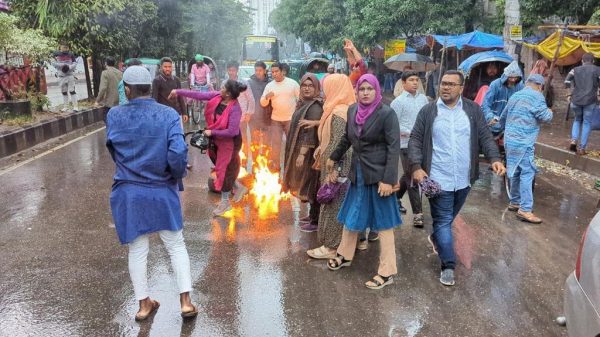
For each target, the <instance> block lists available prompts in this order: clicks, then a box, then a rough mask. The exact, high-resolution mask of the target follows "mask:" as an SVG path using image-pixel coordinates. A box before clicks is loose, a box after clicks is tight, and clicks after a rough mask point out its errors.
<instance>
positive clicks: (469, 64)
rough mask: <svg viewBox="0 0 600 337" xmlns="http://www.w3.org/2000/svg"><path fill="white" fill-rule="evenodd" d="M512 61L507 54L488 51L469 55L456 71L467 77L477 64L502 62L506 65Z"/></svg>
mask: <svg viewBox="0 0 600 337" xmlns="http://www.w3.org/2000/svg"><path fill="white" fill-rule="evenodd" d="M512 61H513V58H512V57H511V56H510V55H508V54H507V53H505V52H503V51H500V50H490V51H484V52H481V53H477V54H474V55H471V56H470V57H469V58H467V59H466V60H464V61H463V62H462V63H461V64H460V65H459V66H458V70H460V71H462V72H463V74H465V76H466V77H469V74H470V73H471V69H473V67H475V66H476V65H478V64H481V63H486V62H502V63H506V64H508V63H511V62H512Z"/></svg>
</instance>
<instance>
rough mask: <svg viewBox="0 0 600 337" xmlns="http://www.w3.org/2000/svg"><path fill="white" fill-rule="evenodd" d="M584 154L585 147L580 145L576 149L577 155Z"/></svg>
mask: <svg viewBox="0 0 600 337" xmlns="http://www.w3.org/2000/svg"><path fill="white" fill-rule="evenodd" d="M586 154H587V152H586V151H585V149H583V148H581V147H580V148H578V149H577V155H578V156H585V155H586Z"/></svg>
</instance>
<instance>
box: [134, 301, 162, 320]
mask: <svg viewBox="0 0 600 337" xmlns="http://www.w3.org/2000/svg"><path fill="white" fill-rule="evenodd" d="M159 307H160V303H158V301H155V300H152V310H150V311H149V312H148V313H147V314H146V315H143V316H141V315H137V314H136V315H135V321H136V322H141V321H145V320H147V319H148V318H149V317H150V316H152V315H154V314H155V313H156V312H157V311H158V308H159Z"/></svg>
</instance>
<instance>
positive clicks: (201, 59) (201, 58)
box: [194, 54, 204, 62]
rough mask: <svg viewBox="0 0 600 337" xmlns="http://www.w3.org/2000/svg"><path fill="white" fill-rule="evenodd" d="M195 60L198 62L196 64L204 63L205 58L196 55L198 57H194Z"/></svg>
mask: <svg viewBox="0 0 600 337" xmlns="http://www.w3.org/2000/svg"><path fill="white" fill-rule="evenodd" d="M194 59H195V60H196V62H200V61H204V56H202V55H200V54H196V56H194Z"/></svg>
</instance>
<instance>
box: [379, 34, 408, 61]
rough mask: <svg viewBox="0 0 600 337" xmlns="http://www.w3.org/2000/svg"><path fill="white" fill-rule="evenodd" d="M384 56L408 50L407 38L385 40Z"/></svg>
mask: <svg viewBox="0 0 600 337" xmlns="http://www.w3.org/2000/svg"><path fill="white" fill-rule="evenodd" d="M384 49H385V50H384V55H383V56H384V58H385V59H386V60H387V59H388V58H390V57H392V56H394V55H396V54H402V53H404V52H406V39H396V40H387V41H385V47H384Z"/></svg>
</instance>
